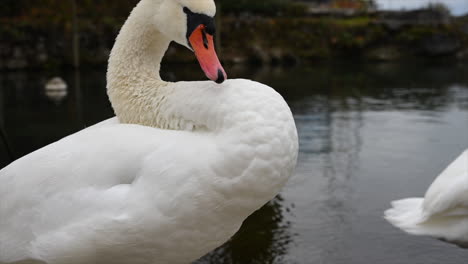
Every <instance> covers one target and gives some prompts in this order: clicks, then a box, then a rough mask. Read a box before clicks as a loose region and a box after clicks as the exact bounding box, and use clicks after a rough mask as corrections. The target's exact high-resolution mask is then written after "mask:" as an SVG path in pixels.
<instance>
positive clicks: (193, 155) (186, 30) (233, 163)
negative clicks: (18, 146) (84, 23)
mask: <svg viewBox="0 0 468 264" xmlns="http://www.w3.org/2000/svg"><path fill="white" fill-rule="evenodd" d="M214 13H215V7H214V2H213V1H212V0H199V1H189V0H142V1H141V2H140V3H139V4H138V6H137V7H136V8H135V9H134V11H133V12H132V14H131V16H130V17H129V19H128V20H127V22H126V23H125V25H124V27H123V28H122V30H121V33H120V34H119V36H118V38H117V41H116V43H115V46H114V48H113V50H112V53H111V56H110V59H109V68H108V75H107V77H108V85H107V88H108V94H109V97H110V100H111V102H112V106H113V108H114V110H115V112H116V117H115V118H112V119H109V120H106V121H104V122H102V123H100V124H97V125H95V126H92V127H89V128H87V129H85V130H82V131H80V132H78V133H76V134H74V135H71V136H69V137H66V138H64V139H62V140H60V141H58V142H56V143H53V144H51V145H49V146H47V147H44V148H42V149H40V150H38V151H36V152H33V153H31V154H29V155H27V156H25V157H23V158H21V159H19V160H17V161H15V162H14V163H12V164H11V165H9V166H8V167H6V168H4V169H2V170H1V171H0V263H15V262H21V263H48V264H65V263H66V264H85V263H86V264H88V263H99V264H105V263H113V264H120V263H122V264H140V263H141V264H146V263H190V262H191V261H194V260H196V259H197V258H199V257H201V256H203V255H204V254H206V253H208V252H209V251H211V250H213V249H214V248H216V247H218V246H220V245H221V244H223V243H224V242H226V241H227V240H228V239H229V238H230V237H231V236H232V235H233V234H234V233H235V232H236V231H237V230H238V229H239V227H240V225H241V224H242V221H243V220H244V219H245V218H246V217H247V216H249V215H250V214H251V213H252V212H254V211H255V210H257V209H258V208H260V207H261V206H262V205H264V204H265V203H266V202H268V201H269V200H270V199H272V198H273V197H274V196H275V195H277V193H278V192H279V191H280V189H281V188H282V186H284V184H285V183H286V181H287V180H288V178H289V177H290V176H291V175H292V173H293V170H294V167H295V164H296V159H297V153H298V141H297V131H296V127H295V124H294V119H293V117H292V114H291V111H290V109H289V107H288V105H287V104H286V102H285V101H284V99H283V98H282V97H281V96H280V95H279V94H278V93H277V92H275V91H274V90H273V89H271V88H270V87H268V86H266V85H263V84H260V83H257V82H253V81H249V80H226V81H225V79H226V74H225V72H224V70H223V69H222V67H221V66H220V64H219V61H217V57H215V56H214V55H213V51H214V49H213V48H212V47H211V46H212V35H210V34H214V32H212V30H210V28H209V27H210V26H212V25H211V22H210V21H211V20H212V18H213V16H214ZM194 17H195V18H196V19H195V18H194ZM193 21H195V22H193ZM193 23H201V24H200V25H197V24H195V25H194V24H193ZM192 32H193V33H192ZM210 32H211V33H210ZM190 33H191V34H190ZM203 34H206V35H203ZM171 40H174V41H177V42H179V43H180V44H182V45H185V46H188V47H189V48H191V49H192V50H194V51H195V53H196V55H197V58H198V59H199V61H200V65H201V66H202V69H203V70H204V71H205V73H206V75H207V76H208V77H209V78H210V79H212V80H214V81H216V82H218V83H221V82H222V84H217V83H215V82H212V81H209V82H177V83H168V82H164V81H162V80H161V79H160V78H159V75H158V72H159V64H160V61H161V59H162V56H163V55H164V52H165V50H166V49H167V47H168V45H169V43H170V41H171Z"/></svg>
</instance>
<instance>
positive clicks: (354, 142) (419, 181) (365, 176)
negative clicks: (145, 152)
mask: <svg viewBox="0 0 468 264" xmlns="http://www.w3.org/2000/svg"><path fill="white" fill-rule="evenodd" d="M227 71H228V72H229V73H230V75H231V76H242V77H247V78H252V79H255V80H258V81H260V82H264V83H267V84H269V85H271V86H272V87H274V88H276V89H277V90H278V91H279V92H280V93H281V94H283V96H284V97H285V98H286V100H287V101H288V103H289V104H290V106H291V108H292V111H293V113H294V116H295V119H296V123H297V128H298V131H299V136H300V155H299V160H298V166H297V171H296V173H295V175H294V177H293V178H292V179H291V180H290V181H289V183H288V185H287V186H286V187H285V188H284V190H283V192H282V193H281V194H280V195H279V196H278V197H277V198H276V199H275V200H274V201H272V202H271V203H270V204H268V205H266V206H265V207H264V208H262V209H261V210H259V211H258V212H256V213H255V214H253V215H252V216H251V217H250V218H249V219H248V220H247V221H246V222H245V223H244V225H243V227H242V229H241V230H240V231H239V233H238V234H237V235H236V236H235V237H234V238H233V239H232V240H231V241H230V242H228V243H227V244H226V245H224V246H223V247H221V248H219V249H217V250H216V251H214V252H212V253H211V254H209V255H208V256H206V257H204V258H203V259H201V260H200V261H198V262H197V263H331V264H335V263H336V264H349V263H356V264H357V263H379V264H387V263H388V264H396V263H412V264H428V263H444V264H455V263H456V264H461V263H466V261H467V259H468V250H461V249H458V248H457V247H455V246H452V245H449V244H445V243H443V242H439V241H437V240H434V239H431V238H425V237H414V236H409V235H406V234H404V233H402V232H400V231H399V230H397V229H395V228H393V227H392V226H390V225H389V224H387V223H386V222H385V221H384V220H383V218H382V213H383V211H384V210H385V209H387V208H388V206H389V203H390V201H392V200H394V199H399V198H404V197H409V196H422V195H423V194H424V192H425V190H426V188H427V187H428V186H429V184H430V183H431V182H432V181H433V179H434V178H435V177H436V176H437V175H438V174H439V173H440V171H441V170H443V169H444V168H445V166H446V165H448V163H450V161H452V160H453V159H454V158H455V157H456V156H458V155H459V154H460V153H461V152H462V151H463V150H464V149H465V148H467V147H468V74H467V73H468V66H464V65H456V64H453V63H443V64H442V63H434V64H430V65H428V64H422V63H405V64H377V65H361V64H358V63H349V64H321V65H316V66H312V67H305V66H302V67H295V68H292V69H284V68H283V69H281V68H260V69H258V68H256V69H248V68H240V67H239V68H237V67H227ZM55 75H59V76H62V77H63V78H64V79H65V80H66V82H67V83H68V84H69V87H70V89H69V91H68V94H67V95H66V97H64V98H62V99H59V98H57V97H55V98H51V97H48V96H47V94H46V93H45V92H44V89H43V86H44V83H45V82H46V80H47V79H48V78H50V77H53V76H55ZM163 76H164V78H165V79H168V80H193V79H199V78H201V75H200V72H199V70H198V68H197V66H190V67H189V66H187V67H181V66H180V65H179V66H172V67H170V66H168V67H166V71H165V72H164V73H163ZM104 77H105V71H104V70H93V71H82V72H35V73H30V72H29V73H28V72H10V73H0V88H1V89H0V125H1V127H2V129H3V134H4V135H5V136H4V138H3V140H2V142H1V147H0V162H1V164H2V165H3V166H4V165H6V164H8V162H9V157H8V156H9V155H8V151H7V148H6V145H9V148H10V152H12V155H13V156H14V157H16V158H18V157H20V156H22V155H25V154H27V153H30V152H31V151H33V150H35V149H38V148H40V147H42V146H44V145H46V144H48V143H50V142H53V141H55V140H57V139H59V138H62V137H63V136H66V135H68V134H71V133H73V132H75V131H77V130H79V129H82V128H83V127H85V126H89V125H92V124H94V123H96V122H98V121H100V120H103V119H105V118H108V117H110V116H112V110H111V108H110V104H109V103H108V101H107V97H106V92H105V78H104ZM49 96H50V95H49Z"/></svg>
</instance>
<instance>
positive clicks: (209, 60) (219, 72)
mask: <svg viewBox="0 0 468 264" xmlns="http://www.w3.org/2000/svg"><path fill="white" fill-rule="evenodd" d="M189 42H190V45H191V46H192V48H193V51H194V52H195V56H196V57H197V59H198V62H199V63H200V66H201V68H202V70H203V72H205V75H206V77H208V78H209V79H210V80H213V81H215V82H217V83H222V82H224V81H225V80H226V79H227V75H226V72H225V71H224V69H223V66H221V63H220V62H219V59H218V55H216V51H215V46H214V41H213V35H210V34H208V33H206V32H205V26H204V25H199V26H198V27H197V28H196V29H195V30H194V31H193V32H192V34H191V35H190V37H189Z"/></svg>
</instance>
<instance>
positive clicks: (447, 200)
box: [385, 150, 468, 247]
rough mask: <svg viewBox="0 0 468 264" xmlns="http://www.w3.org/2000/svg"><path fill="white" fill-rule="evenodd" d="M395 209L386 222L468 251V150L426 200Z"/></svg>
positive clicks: (398, 204)
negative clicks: (453, 244) (466, 248)
mask: <svg viewBox="0 0 468 264" xmlns="http://www.w3.org/2000/svg"><path fill="white" fill-rule="evenodd" d="M392 206H393V208H391V209H389V210H387V211H386V212H385V218H386V219H387V220H388V221H389V222H390V223H392V224H393V225H394V226H396V227H398V228H401V229H402V230H404V231H406V232H408V233H410V234H413V235H426V236H432V237H435V238H438V239H441V240H445V241H448V242H451V243H455V244H457V245H459V246H461V247H468V150H466V151H465V152H464V153H462V154H461V155H460V156H459V157H458V158H457V159H456V160H455V161H454V162H453V163H452V164H450V166H448V167H447V168H446V169H445V170H444V171H443V172H442V173H441V174H440V175H439V177H437V179H436V180H435V181H434V182H433V183H432V185H431V186H430V187H429V189H428V190H427V193H426V195H425V197H424V198H408V199H403V200H399V201H394V202H393V203H392Z"/></svg>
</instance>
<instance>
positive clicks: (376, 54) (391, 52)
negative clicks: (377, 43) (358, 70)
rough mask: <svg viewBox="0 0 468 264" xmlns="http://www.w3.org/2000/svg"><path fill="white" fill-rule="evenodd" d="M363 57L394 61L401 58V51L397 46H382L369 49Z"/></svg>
mask: <svg viewBox="0 0 468 264" xmlns="http://www.w3.org/2000/svg"><path fill="white" fill-rule="evenodd" d="M365 57H366V58H367V59H368V60H374V61H394V60H398V59H400V58H401V53H400V51H399V49H398V48H397V47H393V46H384V47H378V48H374V49H371V50H369V51H368V52H367V53H366V54H365Z"/></svg>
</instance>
